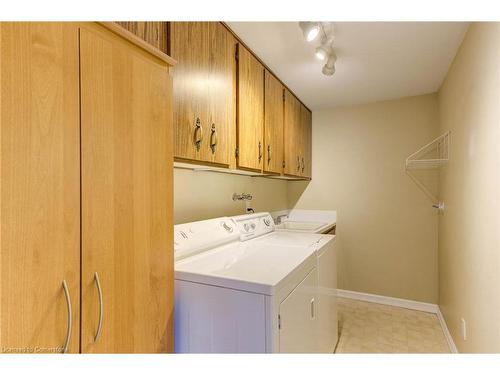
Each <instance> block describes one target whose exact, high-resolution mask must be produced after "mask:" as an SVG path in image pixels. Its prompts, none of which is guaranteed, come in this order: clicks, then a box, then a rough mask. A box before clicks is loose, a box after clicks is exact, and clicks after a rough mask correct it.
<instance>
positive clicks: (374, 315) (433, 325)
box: [335, 298, 450, 353]
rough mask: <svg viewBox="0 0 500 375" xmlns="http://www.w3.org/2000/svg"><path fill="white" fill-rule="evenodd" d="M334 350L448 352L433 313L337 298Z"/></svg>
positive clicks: (355, 351)
mask: <svg viewBox="0 0 500 375" xmlns="http://www.w3.org/2000/svg"><path fill="white" fill-rule="evenodd" d="M337 302H338V316H339V342H338V345H337V349H336V351H335V352H336V353H450V349H449V347H448V343H447V342H446V338H445V337H444V334H443V330H442V328H441V325H440V324H439V320H438V318H437V315H435V314H430V313H425V312H421V311H415V310H409V309H404V308H400V307H394V306H386V305H379V304H376V303H369V302H362V301H356V300H351V299H346V298H338V299H337Z"/></svg>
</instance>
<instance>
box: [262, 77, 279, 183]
mask: <svg viewBox="0 0 500 375" xmlns="http://www.w3.org/2000/svg"><path fill="white" fill-rule="evenodd" d="M264 97H265V105H264V172H270V173H277V174H280V173H281V172H282V171H283V85H282V84H281V83H280V81H278V79H277V78H276V77H275V76H273V75H272V74H271V73H269V72H268V71H267V70H266V71H265V94H264Z"/></svg>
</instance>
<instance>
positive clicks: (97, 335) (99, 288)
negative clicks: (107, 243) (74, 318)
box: [94, 272, 104, 342]
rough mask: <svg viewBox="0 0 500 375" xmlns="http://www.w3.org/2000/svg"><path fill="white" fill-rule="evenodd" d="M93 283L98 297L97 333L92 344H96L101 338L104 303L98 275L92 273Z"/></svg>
mask: <svg viewBox="0 0 500 375" xmlns="http://www.w3.org/2000/svg"><path fill="white" fill-rule="evenodd" d="M94 281H95V285H96V287H97V293H98V296H99V324H98V325H97V332H96V334H95V336H94V342H97V340H98V339H99V337H100V336H101V332H102V321H103V319H104V301H103V299H102V288H101V282H100V281H99V275H98V274H97V272H96V273H94Z"/></svg>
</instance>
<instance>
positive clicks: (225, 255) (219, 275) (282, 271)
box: [175, 241, 316, 295]
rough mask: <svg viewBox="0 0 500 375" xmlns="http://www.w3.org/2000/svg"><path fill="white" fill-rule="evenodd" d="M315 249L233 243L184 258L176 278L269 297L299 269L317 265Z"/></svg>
mask: <svg viewBox="0 0 500 375" xmlns="http://www.w3.org/2000/svg"><path fill="white" fill-rule="evenodd" d="M315 261H316V255H315V251H314V248H312V247H310V248H305V247H289V246H269V245H266V244H264V243H263V244H256V243H254V241H249V242H240V243H231V244H227V245H224V246H221V247H218V248H215V249H212V250H210V251H206V252H203V253H199V254H197V255H194V256H191V257H188V258H184V259H181V260H179V261H177V262H176V263H175V278H176V279H178V280H186V281H192V282H198V283H204V284H209V285H216V286H221V287H226V288H231V289H238V290H244V291H250V292H254V293H261V294H267V295H273V294H275V292H276V290H277V289H279V287H280V285H281V284H282V283H283V282H284V280H285V279H287V277H289V276H290V275H292V274H294V272H296V270H299V269H306V270H307V271H308V270H309V269H311V268H312V267H314V266H315Z"/></svg>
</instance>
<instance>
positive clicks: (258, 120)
mask: <svg viewBox="0 0 500 375" xmlns="http://www.w3.org/2000/svg"><path fill="white" fill-rule="evenodd" d="M237 85H238V90H237V92H238V98H237V103H238V104H237V111H238V115H237V137H238V149H239V154H238V159H237V166H238V168H241V169H250V170H256V171H261V170H262V168H263V164H264V139H263V136H264V134H263V133H264V67H263V66H262V64H261V63H260V62H259V61H258V60H257V59H256V58H255V57H254V56H253V55H252V54H251V53H250V51H248V50H247V49H246V48H245V47H243V46H242V45H241V44H238V79H237ZM259 146H260V147H259ZM259 149H260V153H259Z"/></svg>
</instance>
